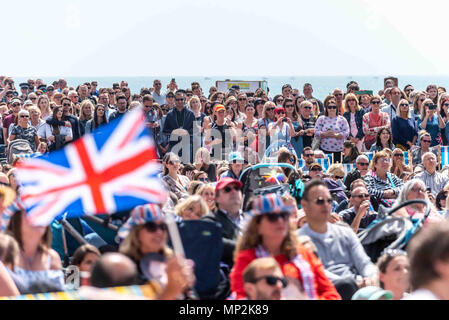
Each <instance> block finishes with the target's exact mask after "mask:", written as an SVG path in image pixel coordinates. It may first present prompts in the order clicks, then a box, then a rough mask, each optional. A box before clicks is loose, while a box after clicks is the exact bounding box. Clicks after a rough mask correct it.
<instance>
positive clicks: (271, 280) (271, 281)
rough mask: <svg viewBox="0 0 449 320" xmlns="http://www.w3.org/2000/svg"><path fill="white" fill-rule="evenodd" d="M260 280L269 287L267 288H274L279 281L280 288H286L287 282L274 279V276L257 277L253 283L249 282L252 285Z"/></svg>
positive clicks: (283, 279) (282, 279)
mask: <svg viewBox="0 0 449 320" xmlns="http://www.w3.org/2000/svg"><path fill="white" fill-rule="evenodd" d="M260 280H265V282H266V283H267V284H268V285H269V286H275V285H276V284H277V283H278V282H279V281H280V282H281V284H282V288H287V285H288V282H287V280H286V279H285V278H279V277H275V276H263V277H259V278H256V279H254V281H251V282H252V283H257V282H259V281H260Z"/></svg>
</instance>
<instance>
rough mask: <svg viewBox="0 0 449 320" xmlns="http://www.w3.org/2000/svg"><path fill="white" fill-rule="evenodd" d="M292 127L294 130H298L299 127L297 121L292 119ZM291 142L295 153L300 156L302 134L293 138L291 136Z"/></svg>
mask: <svg viewBox="0 0 449 320" xmlns="http://www.w3.org/2000/svg"><path fill="white" fill-rule="evenodd" d="M292 125H293V128H294V129H295V131H298V128H300V125H299V122H298V121H292ZM291 144H292V146H293V149H295V152H296V155H297V156H298V157H301V154H302V149H303V142H302V136H297V137H294V138H291Z"/></svg>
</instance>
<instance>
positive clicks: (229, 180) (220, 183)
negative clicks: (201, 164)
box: [215, 177, 243, 192]
mask: <svg viewBox="0 0 449 320" xmlns="http://www.w3.org/2000/svg"><path fill="white" fill-rule="evenodd" d="M230 184H236V185H238V187H239V188H241V187H242V186H243V184H242V183H241V182H240V181H239V180H235V179H232V178H229V177H227V178H223V179H221V180H220V181H218V183H217V185H216V186H215V192H217V190H221V189H224V188H226V187H227V186H228V185H230Z"/></svg>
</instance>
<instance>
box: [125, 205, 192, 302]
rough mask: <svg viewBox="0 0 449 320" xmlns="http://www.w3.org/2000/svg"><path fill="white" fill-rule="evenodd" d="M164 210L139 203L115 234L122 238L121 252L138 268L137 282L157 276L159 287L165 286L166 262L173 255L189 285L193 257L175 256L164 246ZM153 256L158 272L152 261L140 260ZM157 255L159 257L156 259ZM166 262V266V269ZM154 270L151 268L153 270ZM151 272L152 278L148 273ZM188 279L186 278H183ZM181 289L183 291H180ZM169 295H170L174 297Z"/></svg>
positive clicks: (172, 258) (165, 234) (143, 281)
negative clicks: (144, 261) (179, 263)
mask: <svg viewBox="0 0 449 320" xmlns="http://www.w3.org/2000/svg"><path fill="white" fill-rule="evenodd" d="M163 218H164V217H163V214H162V212H161V210H160V208H159V207H158V206H157V205H155V204H146V205H143V206H138V207H136V208H134V209H133V210H132V211H131V214H130V216H129V219H128V220H127V221H126V222H125V223H124V224H123V226H122V227H121V228H120V229H119V231H118V236H119V237H120V238H121V239H123V241H122V243H121V244H120V249H119V250H120V252H121V253H123V254H124V255H126V256H128V257H129V258H131V259H132V260H133V261H134V262H135V263H136V265H137V269H138V271H139V279H138V282H139V284H145V283H148V280H156V281H157V282H158V283H159V285H160V286H161V287H163V288H164V287H165V289H167V288H168V282H169V281H170V279H169V275H168V273H169V264H170V263H171V262H170V261H172V260H174V259H180V260H179V261H180V262H181V264H183V267H182V271H183V272H181V274H179V276H181V275H182V277H183V278H184V279H183V280H184V281H183V285H182V286H183V287H184V289H186V288H187V287H191V286H192V285H193V282H194V281H195V279H194V276H193V270H192V266H193V264H192V261H189V260H184V259H182V258H179V257H177V258H175V257H174V254H173V251H172V250H171V249H170V248H169V247H168V246H167V233H168V228H167V225H166V224H165V222H164V221H163ZM150 255H151V256H153V257H155V259H152V261H154V262H160V263H155V266H156V267H158V266H160V267H159V268H157V269H159V270H156V271H158V272H154V271H155V270H152V269H155V268H153V267H152V263H151V262H150V263H147V264H145V263H142V260H145V259H144V257H146V256H147V257H148V256H150ZM156 258H158V259H156ZM165 265H167V269H165ZM152 271H153V272H152ZM149 275H151V279H150V277H149ZM186 280H187V281H186ZM181 292H182V291H181ZM176 296H177V295H175V296H172V297H171V299H176Z"/></svg>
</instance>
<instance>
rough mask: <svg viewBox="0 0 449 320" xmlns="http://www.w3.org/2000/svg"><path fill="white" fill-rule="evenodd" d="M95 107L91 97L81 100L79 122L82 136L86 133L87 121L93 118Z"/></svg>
mask: <svg viewBox="0 0 449 320" xmlns="http://www.w3.org/2000/svg"><path fill="white" fill-rule="evenodd" d="M94 109H95V107H94V105H93V103H92V102H91V101H90V100H89V99H86V100H84V101H83V102H81V106H80V117H79V122H80V134H81V135H82V136H83V135H84V134H85V133H86V123H87V121H89V120H91V119H92V117H93V112H94Z"/></svg>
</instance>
